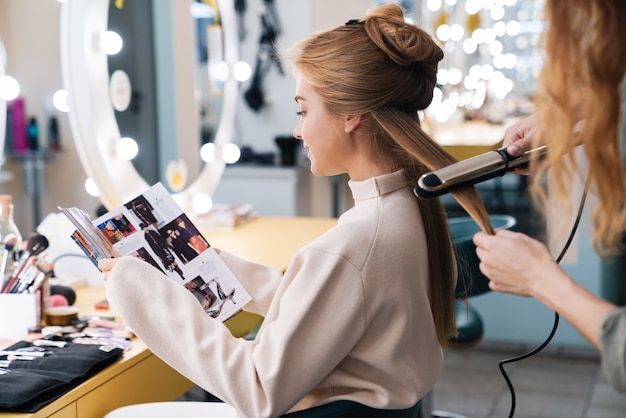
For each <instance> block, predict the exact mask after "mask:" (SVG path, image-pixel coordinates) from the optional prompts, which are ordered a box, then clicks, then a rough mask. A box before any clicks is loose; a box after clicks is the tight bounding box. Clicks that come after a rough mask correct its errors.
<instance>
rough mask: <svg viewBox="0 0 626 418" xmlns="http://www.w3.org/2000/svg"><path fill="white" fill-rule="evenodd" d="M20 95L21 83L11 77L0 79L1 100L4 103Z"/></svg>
mask: <svg viewBox="0 0 626 418" xmlns="http://www.w3.org/2000/svg"><path fill="white" fill-rule="evenodd" d="M19 94H20V83H18V82H17V80H16V79H14V78H13V77H11V76H9V75H3V76H1V77H0V99H2V100H4V101H7V102H9V101H11V100H14V99H15V98H16V97H17V96H19Z"/></svg>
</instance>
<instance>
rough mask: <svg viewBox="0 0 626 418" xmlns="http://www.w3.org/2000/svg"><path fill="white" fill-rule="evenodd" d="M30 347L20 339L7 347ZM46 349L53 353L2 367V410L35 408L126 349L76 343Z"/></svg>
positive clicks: (0, 378) (9, 348) (89, 374)
mask: <svg viewBox="0 0 626 418" xmlns="http://www.w3.org/2000/svg"><path fill="white" fill-rule="evenodd" d="M29 347H33V345H32V344H31V343H28V342H26V341H20V342H18V343H16V344H14V345H12V346H11V347H7V348H5V351H15V350H24V349H28V348H29ZM45 350H46V351H50V353H48V354H46V355H45V356H44V357H37V358H35V359H34V360H28V361H26V360H15V361H12V362H11V364H10V365H9V367H8V368H4V369H0V412H35V411H37V410H39V409H40V408H42V407H44V406H45V405H47V404H49V403H50V402H52V401H54V400H55V399H57V398H59V397H60V396H62V395H63V394H64V393H66V392H68V391H70V390H71V389H72V388H74V387H76V386H78V385H79V384H80V383H82V382H84V381H85V380H87V379H89V378H90V377H91V376H93V375H95V374H96V373H98V372H99V371H101V370H103V369H104V368H106V367H107V366H109V365H111V364H112V363H114V362H115V361H117V360H118V359H119V358H120V357H121V356H122V354H123V352H124V350H122V349H121V348H119V347H114V346H109V345H90V344H72V343H68V344H67V345H65V347H63V348H58V347H45ZM24 355H28V351H25V352H24Z"/></svg>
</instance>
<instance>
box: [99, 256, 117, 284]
mask: <svg viewBox="0 0 626 418" xmlns="http://www.w3.org/2000/svg"><path fill="white" fill-rule="evenodd" d="M119 260H120V259H119V258H104V259H102V260H100V261H99V262H98V267H99V268H100V270H102V279H103V280H104V282H105V283H106V281H107V279H108V277H109V272H110V271H111V269H113V267H114V266H115V265H116V264H117V262H118V261H119Z"/></svg>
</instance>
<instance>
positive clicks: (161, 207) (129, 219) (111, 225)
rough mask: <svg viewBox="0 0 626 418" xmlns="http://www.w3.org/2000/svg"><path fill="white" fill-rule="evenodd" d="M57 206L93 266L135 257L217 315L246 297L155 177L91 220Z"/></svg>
mask: <svg viewBox="0 0 626 418" xmlns="http://www.w3.org/2000/svg"><path fill="white" fill-rule="evenodd" d="M59 210H60V211H61V212H62V213H63V214H65V216H67V218H68V219H69V220H70V221H71V222H72V223H73V224H74V226H75V227H76V228H77V229H76V231H75V232H74V233H73V234H72V239H73V240H74V241H75V242H76V244H77V245H78V246H79V247H80V248H81V249H82V250H83V252H84V253H85V255H86V256H87V257H88V258H89V259H90V260H91V261H92V262H93V263H94V265H95V266H96V267H97V266H98V261H99V260H100V259H102V258H113V257H120V256H134V257H137V258H140V259H142V260H144V261H145V262H147V263H150V264H152V265H153V266H154V267H155V268H156V269H158V270H160V271H161V272H163V273H164V274H165V275H166V276H168V277H170V278H171V279H172V280H174V281H176V282H179V283H181V284H182V285H183V286H185V287H186V288H187V289H188V290H189V291H190V292H192V293H193V295H194V296H195V297H196V298H197V299H198V301H199V302H200V303H201V304H202V306H203V307H204V310H205V311H206V312H207V314H209V315H210V316H211V317H213V318H216V319H219V320H221V321H225V320H226V319H228V318H230V317H231V316H233V315H234V314H236V313H237V312H239V311H240V310H241V307H242V306H243V305H245V304H246V303H248V302H249V301H250V300H251V297H250V295H249V293H248V292H247V291H246V289H245V288H244V287H243V285H242V284H241V283H240V282H239V280H237V278H236V277H235V276H234V274H233V273H232V272H231V271H230V269H229V268H228V267H227V266H226V264H225V263H224V261H223V260H222V259H221V258H220V256H219V255H218V254H217V252H216V251H215V250H214V249H213V248H212V247H211V245H210V244H209V242H208V241H207V240H206V239H205V238H204V236H202V234H201V233H200V231H199V230H198V228H197V227H196V226H195V225H194V224H193V223H192V222H191V220H190V219H189V218H188V217H187V215H185V213H183V210H182V209H181V208H180V206H179V205H178V204H177V203H176V202H175V201H174V198H173V197H172V196H171V195H170V194H169V192H168V191H167V190H166V189H165V187H164V186H163V184H161V183H156V184H155V185H154V186H152V187H151V188H150V189H149V190H147V191H146V192H145V193H143V194H141V195H139V196H137V197H136V198H134V199H132V200H131V201H129V202H128V203H125V204H124V205H122V206H121V207H119V208H117V209H114V210H111V211H109V212H107V213H106V214H104V215H102V216H100V217H98V218H97V219H95V220H92V219H91V218H90V217H89V215H88V214H87V213H86V212H84V211H83V210H81V209H78V208H75V207H72V208H61V207H59ZM146 280H149V278H146Z"/></svg>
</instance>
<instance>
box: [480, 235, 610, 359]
mask: <svg viewBox="0 0 626 418" xmlns="http://www.w3.org/2000/svg"><path fill="white" fill-rule="evenodd" d="M474 244H476V247H477V249H476V253H477V254H478V257H479V258H480V261H481V262H480V271H481V272H482V273H483V274H484V275H485V276H487V277H488V278H489V280H490V283H489V287H490V288H491V289H492V290H493V291H496V292H503V293H512V294H514V295H519V296H531V297H534V298H536V299H537V300H538V301H539V302H541V303H543V304H544V305H546V306H547V307H548V308H550V309H552V310H553V311H555V312H557V313H558V314H559V315H561V316H563V318H564V319H566V320H567V321H568V322H570V323H571V324H572V325H573V326H574V327H576V329H577V330H578V331H579V332H580V333H581V334H582V335H583V336H584V337H585V338H586V339H587V340H588V341H589V342H590V343H591V344H593V345H594V347H596V348H598V331H599V328H600V324H601V323H602V320H603V319H604V317H605V316H606V314H607V313H608V312H609V311H611V310H613V309H614V308H616V306H615V305H612V304H610V303H608V302H606V301H604V300H602V299H600V298H598V297H597V296H595V295H594V294H593V293H591V292H589V291H587V290H586V289H585V288H583V287H582V286H580V285H579V284H578V283H576V282H575V281H574V280H572V279H571V278H570V277H569V276H568V275H567V274H566V273H565V272H564V271H563V270H562V269H561V268H560V267H559V265H558V264H557V263H556V261H555V260H554V259H553V257H552V255H551V254H550V252H549V251H548V248H547V247H546V246H545V245H544V244H542V243H541V242H539V241H537V240H535V239H532V238H530V237H529V236H527V235H524V234H521V233H518V232H513V231H509V230H503V229H498V230H496V234H495V235H487V234H485V233H483V232H479V233H477V234H476V235H474Z"/></svg>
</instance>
